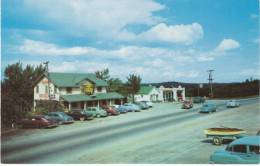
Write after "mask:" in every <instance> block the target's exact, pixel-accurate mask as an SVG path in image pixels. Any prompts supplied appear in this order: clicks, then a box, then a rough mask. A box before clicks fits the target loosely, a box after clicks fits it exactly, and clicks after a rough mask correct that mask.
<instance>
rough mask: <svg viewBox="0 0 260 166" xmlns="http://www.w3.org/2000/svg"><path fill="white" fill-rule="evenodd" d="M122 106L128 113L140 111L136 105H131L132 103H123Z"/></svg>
mask: <svg viewBox="0 0 260 166" xmlns="http://www.w3.org/2000/svg"><path fill="white" fill-rule="evenodd" d="M123 106H124V107H126V108H127V109H128V110H129V112H132V111H134V112H140V110H141V108H140V107H139V106H138V105H136V104H133V103H125V104H123Z"/></svg>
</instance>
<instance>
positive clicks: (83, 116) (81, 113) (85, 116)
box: [67, 109, 94, 121]
mask: <svg viewBox="0 0 260 166" xmlns="http://www.w3.org/2000/svg"><path fill="white" fill-rule="evenodd" d="M67 114H68V115H69V116H71V117H73V119H75V120H81V121H84V120H92V119H94V116H92V114H91V113H89V112H86V111H85V110H80V109H74V110H71V111H69V112H68V113H67Z"/></svg>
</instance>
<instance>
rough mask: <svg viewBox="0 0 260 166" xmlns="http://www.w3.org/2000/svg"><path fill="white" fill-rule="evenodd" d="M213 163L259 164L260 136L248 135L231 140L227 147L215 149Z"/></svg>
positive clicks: (211, 158) (211, 160) (211, 161)
mask: <svg viewBox="0 0 260 166" xmlns="http://www.w3.org/2000/svg"><path fill="white" fill-rule="evenodd" d="M209 163H212V164H259V163H260V136H247V137H243V138H240V139H237V140H235V141H233V142H231V143H230V144H229V145H228V146H227V147H226V149H220V150H217V151H215V152H214V153H213V154H212V155H211V156H210V160H209Z"/></svg>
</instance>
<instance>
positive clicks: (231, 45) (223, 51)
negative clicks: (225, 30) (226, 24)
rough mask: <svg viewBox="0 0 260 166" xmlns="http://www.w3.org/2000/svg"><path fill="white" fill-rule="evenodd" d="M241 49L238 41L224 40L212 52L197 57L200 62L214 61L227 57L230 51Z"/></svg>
mask: <svg viewBox="0 0 260 166" xmlns="http://www.w3.org/2000/svg"><path fill="white" fill-rule="evenodd" d="M239 47H240V44H239V42H238V41H236V40H233V39H223V40H222V41H221V42H220V43H219V44H218V46H217V47H216V48H215V49H214V50H211V51H208V52H201V53H199V56H198V57H197V60H198V61H201V62H203V61H213V60H214V59H215V58H216V57H220V56H223V55H227V54H228V52H229V51H231V50H235V49H237V48H239Z"/></svg>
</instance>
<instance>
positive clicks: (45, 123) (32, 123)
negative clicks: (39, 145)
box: [18, 115, 58, 128]
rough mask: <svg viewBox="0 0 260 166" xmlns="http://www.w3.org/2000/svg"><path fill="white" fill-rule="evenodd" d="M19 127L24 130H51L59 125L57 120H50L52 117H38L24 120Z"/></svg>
mask: <svg viewBox="0 0 260 166" xmlns="http://www.w3.org/2000/svg"><path fill="white" fill-rule="evenodd" d="M18 125H19V126H21V127H22V128H51V127H57V126H58V123H57V122H56V121H55V120H52V119H50V117H46V116H43V115H38V116H32V117H29V118H24V119H22V120H21V121H19V122H18Z"/></svg>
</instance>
